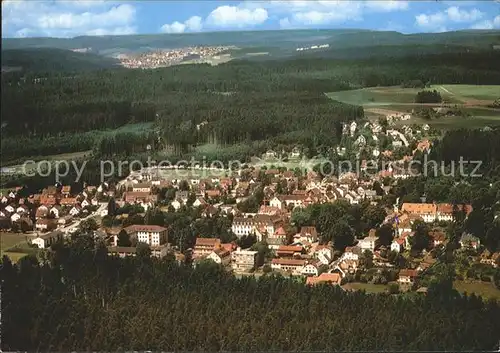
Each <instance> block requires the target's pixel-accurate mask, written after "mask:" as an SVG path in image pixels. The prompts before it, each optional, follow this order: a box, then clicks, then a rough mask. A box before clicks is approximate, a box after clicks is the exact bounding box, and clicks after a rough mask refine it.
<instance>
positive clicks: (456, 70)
mask: <svg viewBox="0 0 500 353" xmlns="http://www.w3.org/2000/svg"><path fill="white" fill-rule="evenodd" d="M498 61H500V53H498V52H495V51H473V50H469V51H468V52H459V53H442V54H422V55H418V56H415V55H413V56H409V57H395V58H390V57H389V58H387V57H385V58H373V59H370V60H368V59H359V60H340V59H334V60H331V59H324V58H309V59H306V58H303V59H300V58H295V59H290V60H279V61H278V60H276V61H272V60H271V61H265V62H250V61H244V60H235V61H232V62H229V63H226V64H223V65H219V66H217V67H211V66H209V65H188V66H179V67H171V68H163V69H156V70H123V69H116V70H103V71H97V72H86V73H82V72H79V73H55V72H51V73H45V74H40V73H38V74H34V73H31V74H24V73H18V72H12V73H7V74H2V107H1V113H2V123H3V124H2V150H3V153H2V161H3V162H6V161H9V160H12V159H16V158H20V157H22V156H31V155H32V150H33V147H32V146H33V145H40V146H44V147H43V149H45V150H47V151H48V150H51V149H53V150H55V151H57V153H59V152H62V151H63V150H65V151H63V152H74V151H76V150H77V149H79V148H82V147H85V149H87V147H88V145H89V143H88V142H87V141H90V140H86V139H85V140H86V141H85V142H82V143H75V144H73V143H71V142H69V141H68V140H71V139H72V136H78V135H79V134H82V133H84V132H89V131H96V130H102V129H115V128H117V127H119V126H123V125H124V124H127V123H134V122H135V123H141V122H154V123H155V124H156V126H157V127H158V128H159V129H161V137H162V143H163V144H162V146H163V147H165V146H167V145H169V146H173V147H174V149H175V151H176V152H177V153H186V152H187V151H188V150H189V148H190V146H193V145H198V144H204V143H215V144H220V145H227V144H234V143H242V144H245V145H247V146H248V142H250V141H267V140H269V139H271V138H281V139H284V140H285V141H286V140H296V141H297V143H301V144H315V143H316V142H314V141H317V140H321V141H325V144H326V145H329V146H333V145H335V144H336V143H337V142H338V141H337V139H336V137H338V136H339V133H340V131H339V129H340V125H341V122H343V121H349V120H353V119H359V118H362V117H363V115H364V114H363V110H362V108H360V107H354V106H349V105H346V104H341V103H339V102H334V101H331V100H328V99H327V98H326V97H325V96H324V93H325V92H330V91H337V90H346V89H351V88H359V87H369V86H377V85H381V86H388V85H401V84H406V83H407V82H417V81H418V82H426V83H432V84H435V83H469V84H492V83H498V82H500V72H499V71H498V68H497V66H496V63H497V62H498ZM173 131H175V133H172V132H173ZM18 136H23V137H29V138H30V139H31V141H33V142H32V143H25V140H22V139H19V138H18ZM99 139H100V137H99V138H94V139H93V140H92V145H97V144H100V141H99ZM45 140H47V141H50V142H45ZM104 144H106V145H107V146H112V142H111V143H108V142H105V143H104ZM50 146H53V148H51V147H50ZM121 147H122V146H121V145H116V147H115V150H116V151H117V152H118V153H119V151H121V150H122V148H121ZM137 149H139V148H137ZM105 153H107V152H105Z"/></svg>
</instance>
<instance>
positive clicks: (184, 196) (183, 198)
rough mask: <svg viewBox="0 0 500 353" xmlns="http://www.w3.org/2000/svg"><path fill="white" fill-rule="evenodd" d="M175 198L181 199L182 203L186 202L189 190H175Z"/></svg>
mask: <svg viewBox="0 0 500 353" xmlns="http://www.w3.org/2000/svg"><path fill="white" fill-rule="evenodd" d="M175 199H176V200H180V201H182V203H186V202H187V200H188V199H189V192H188V191H176V193H175Z"/></svg>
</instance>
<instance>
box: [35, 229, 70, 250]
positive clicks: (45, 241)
mask: <svg viewBox="0 0 500 353" xmlns="http://www.w3.org/2000/svg"><path fill="white" fill-rule="evenodd" d="M62 238H63V233H62V232H60V231H58V230H56V231H54V232H50V233H47V234H43V235H38V237H37V238H35V239H33V240H32V241H31V244H35V245H36V246H38V248H39V249H46V248H48V247H49V246H51V245H52V244H54V243H56V242H58V241H59V240H61V239H62Z"/></svg>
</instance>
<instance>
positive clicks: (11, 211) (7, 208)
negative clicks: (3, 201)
mask: <svg viewBox="0 0 500 353" xmlns="http://www.w3.org/2000/svg"><path fill="white" fill-rule="evenodd" d="M15 210H16V209H15V208H14V207H13V206H12V205H8V206H7V207H5V211H7V212H9V213H14V211H15Z"/></svg>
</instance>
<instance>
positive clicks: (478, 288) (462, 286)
mask: <svg viewBox="0 0 500 353" xmlns="http://www.w3.org/2000/svg"><path fill="white" fill-rule="evenodd" d="M453 287H454V288H455V289H456V290H457V291H459V292H460V293H467V294H472V293H474V294H476V295H479V296H481V297H483V298H485V299H490V298H493V299H496V300H500V289H498V288H496V287H495V285H494V284H493V283H489V282H480V281H474V282H465V281H455V282H453Z"/></svg>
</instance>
